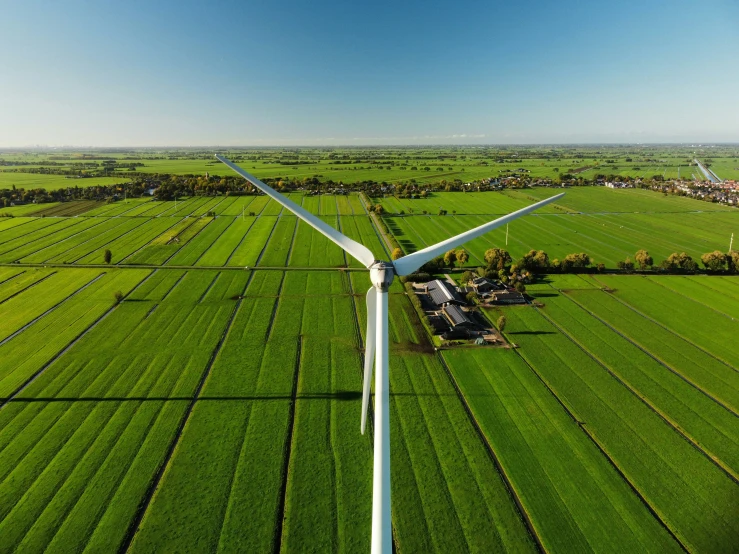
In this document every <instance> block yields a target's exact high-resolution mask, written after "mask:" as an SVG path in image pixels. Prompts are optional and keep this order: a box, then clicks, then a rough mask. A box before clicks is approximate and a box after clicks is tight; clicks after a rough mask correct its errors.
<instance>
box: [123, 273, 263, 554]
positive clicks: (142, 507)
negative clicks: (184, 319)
mask: <svg viewBox="0 0 739 554" xmlns="http://www.w3.org/2000/svg"><path fill="white" fill-rule="evenodd" d="M253 276H254V274H253V273H251V274H250V275H249V279H248V280H247V283H246V285H245V287H244V293H245V292H246V289H247V288H248V287H249V283H250V282H251V279H252V277H253ZM178 283H179V281H178ZM175 286H176V285H175ZM173 288H174V287H173ZM242 296H243V293H242ZM241 302H242V299H241V298H239V300H237V301H236V303H235V304H234V307H233V309H232V310H231V314H230V316H229V318H228V320H227V322H226V325H225V326H224V328H223V332H222V333H221V337H220V339H219V340H218V343H217V344H216V346H215V348H214V349H213V351H212V353H211V355H210V358H209V360H208V363H207V364H206V366H205V368H204V370H203V372H202V374H201V376H200V380H199V381H198V384H197V387H196V389H195V392H194V394H193V396H192V397H191V399H190V403H189V404H188V406H187V408H186V409H185V412H184V414H183V415H182V418H181V419H180V424H179V426H178V428H177V431H176V432H175V434H174V437H173V438H172V440H171V441H170V444H169V447H168V449H167V452H166V454H165V456H164V459H163V461H162V463H161V464H160V466H159V468H158V469H157V471H156V473H155V475H154V476H153V478H152V479H151V481H150V483H149V486H148V488H147V490H146V493H145V495H144V498H143V499H142V500H141V503H140V504H139V507H138V509H137V511H136V514H135V515H134V517H133V519H132V520H131V523H130V524H129V527H128V530H127V531H126V535H125V537H124V539H123V541H122V542H121V544H120V547H119V549H118V551H119V552H121V553H123V552H127V551H128V550H129V549H130V547H131V543H132V541H133V539H134V537H135V535H136V532H137V531H138V529H139V526H140V525H141V521H142V520H143V518H144V515H145V514H146V511H147V509H148V507H149V505H150V503H151V499H152V497H153V495H154V493H155V491H156V490H157V488H158V487H159V483H160V482H161V480H162V477H163V475H164V473H165V472H166V470H167V467H168V466H169V464H170V460H171V459H172V455H173V454H174V451H175V449H176V448H177V444H178V443H179V441H180V438H181V437H182V432H183V431H184V429H185V426H186V425H187V421H188V419H189V418H190V414H191V413H192V410H193V408H194V407H195V403H196V402H197V401H198V397H199V396H200V392H201V391H202V389H203V386H204V385H205V382H206V380H207V379H208V375H210V370H211V368H212V367H213V363H214V362H215V360H216V357H217V356H218V353H219V352H220V351H221V347H222V346H223V343H224V342H225V340H226V337H227V336H228V333H229V331H230V330H231V326H232V324H233V322H234V319H235V317H236V314H237V312H238V311H239V307H240V306H241Z"/></svg>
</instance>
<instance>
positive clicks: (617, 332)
mask: <svg viewBox="0 0 739 554" xmlns="http://www.w3.org/2000/svg"><path fill="white" fill-rule="evenodd" d="M562 295H563V296H564V297H566V298H568V299H569V300H570V301H571V302H573V303H574V304H575V305H576V306H578V307H579V308H580V309H581V310H583V311H585V313H587V314H589V315H590V316H592V317H594V318H595V319H597V320H598V321H600V322H601V323H602V324H603V325H605V326H606V327H608V328H609V329H611V330H612V331H613V332H614V333H616V334H617V335H619V336H620V337H621V338H623V339H624V340H626V341H628V342H629V343H631V344H633V345H634V346H635V347H637V348H638V349H639V350H641V351H642V352H644V353H645V354H646V355H647V356H649V357H650V358H652V359H653V360H654V361H655V362H657V363H658V364H660V365H661V366H662V367H664V368H665V369H666V370H668V371H669V372H671V373H674V374H675V375H677V376H678V377H680V379H682V380H683V381H685V382H686V383H688V384H689V385H690V386H691V387H693V388H695V389H696V390H698V391H699V392H701V393H702V394H704V395H705V396H707V397H708V398H710V399H711V400H713V401H714V402H715V403H716V404H718V405H719V406H721V407H722V408H724V409H725V410H726V411H728V412H729V413H731V414H733V415H734V416H737V417H739V414H737V413H736V412H735V411H734V410H733V409H732V408H730V407H729V406H727V405H726V404H724V403H723V402H722V401H721V400H719V399H718V398H716V397H715V396H713V395H712V394H711V393H710V392H708V391H706V390H703V388H702V387H700V386H699V385H698V384H696V383H694V382H693V381H691V380H690V379H688V378H687V377H686V376H685V375H683V374H682V373H680V372H679V371H678V370H676V369H674V368H673V367H672V366H670V364H668V363H667V362H664V361H662V360H661V359H660V358H658V357H657V356H656V355H655V354H652V353H651V352H650V351H649V350H647V349H646V348H644V347H643V346H641V345H640V344H639V343H638V342H636V341H635V340H633V339H632V338H631V337H629V336H627V335H625V334H624V333H622V332H621V331H619V330H618V329H616V328H615V327H614V326H613V325H611V324H610V323H608V322H607V321H605V320H604V319H602V318H601V317H599V316H598V315H597V314H596V313H594V312H592V311H591V310H589V309H588V308H586V307H585V306H583V305H582V304H580V302H578V301H577V300H575V299H574V298H573V297H572V296H570V295H569V294H567V293H562ZM609 296H610V295H609Z"/></svg>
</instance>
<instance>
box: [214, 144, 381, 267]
mask: <svg viewBox="0 0 739 554" xmlns="http://www.w3.org/2000/svg"><path fill="white" fill-rule="evenodd" d="M216 158H217V159H218V161H220V162H223V163H224V164H226V165H227V166H228V167H230V168H231V169H233V170H234V171H235V172H236V173H238V174H239V175H241V176H242V177H243V178H244V179H246V180H247V181H249V182H250V183H251V184H252V185H254V186H255V187H257V188H258V189H259V190H261V191H262V192H264V193H265V194H266V195H267V196H269V197H270V198H272V199H273V200H274V201H275V202H278V203H280V204H282V205H283V206H284V207H285V208H287V209H288V210H290V211H291V212H292V213H294V214H295V215H296V216H298V217H299V218H300V219H302V220H303V221H305V222H306V223H307V224H308V225H310V226H311V227H313V228H314V229H316V230H317V231H318V232H320V233H321V234H323V235H324V236H325V237H326V238H328V239H329V240H331V241H333V242H334V243H336V244H338V245H339V246H340V247H341V248H342V249H344V250H345V251H346V252H348V253H349V254H350V255H351V256H353V257H354V258H356V259H357V260H359V261H360V262H361V263H362V264H363V265H364V266H365V267H370V266H372V265H373V264H374V263H375V255H374V254H373V253H372V252H370V250H369V248H367V247H366V246H364V245H363V244H359V243H358V242H356V241H354V240H352V239H350V238H349V237H347V236H346V235H343V234H341V233H340V232H339V231H338V230H336V229H334V228H333V227H331V226H330V225H327V224H326V223H324V222H323V221H321V219H319V218H318V217H316V216H314V215H313V214H312V213H309V212H308V211H306V210H304V209H303V208H301V207H300V206H298V205H297V204H296V203H295V202H293V201H291V200H288V199H287V198H286V197H285V196H283V195H282V194H280V193H279V192H277V191H275V190H274V189H272V188H271V187H268V186H267V185H265V184H264V183H262V181H260V180H259V179H257V178H256V177H254V175H252V174H250V173H247V172H246V171H244V170H243V169H241V168H240V167H239V166H237V165H236V164H234V163H233V162H230V161H229V160H227V159H226V158H224V157H223V156H219V155H217V154H216Z"/></svg>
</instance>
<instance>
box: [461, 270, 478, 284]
mask: <svg viewBox="0 0 739 554" xmlns="http://www.w3.org/2000/svg"><path fill="white" fill-rule="evenodd" d="M475 278H476V276H475V274H474V273H472V272H471V271H470V270H469V269H468V270H467V271H465V272H464V273H463V274H462V283H464V284H465V285H466V284H467V283H469V282H470V281H474V280H475Z"/></svg>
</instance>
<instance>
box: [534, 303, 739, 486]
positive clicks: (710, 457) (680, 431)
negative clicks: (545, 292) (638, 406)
mask: <svg viewBox="0 0 739 554" xmlns="http://www.w3.org/2000/svg"><path fill="white" fill-rule="evenodd" d="M536 310H537V311H538V312H539V313H540V314H541V315H542V316H543V317H544V319H546V320H547V321H548V322H549V323H550V324H551V325H552V326H553V327H554V328H555V329H557V330H558V331H559V332H560V333H562V335H563V336H565V337H567V339H569V340H570V342H572V343H573V344H575V345H576V346H577V347H578V348H579V349H580V350H581V351H582V352H584V353H585V354H586V355H587V356H588V357H589V358H590V359H592V360H593V361H594V362H595V363H596V364H598V365H599V366H600V367H601V368H603V369H604V370H605V371H606V372H607V373H608V374H609V375H611V377H613V378H614V379H616V381H618V382H619V383H621V385H623V386H624V387H625V388H626V389H628V390H629V392H631V393H632V394H633V395H634V396H635V397H637V398H638V399H639V400H641V402H642V403H643V404H644V405H645V406H647V408H649V409H650V410H651V411H652V412H654V413H655V414H656V415H657V416H659V417H660V419H662V421H664V422H665V423H666V424H667V425H668V426H669V427H670V428H672V429H673V430H674V431H675V432H676V433H678V434H679V435H680V436H681V437H682V438H683V439H685V440H686V441H687V442H688V443H689V444H690V445H691V446H693V448H695V449H696V450H697V451H698V452H700V453H701V454H702V455H703V456H705V457H706V458H707V459H708V460H709V461H710V462H712V463H713V464H714V465H715V466H716V467H718V468H719V469H720V470H722V471H723V472H724V473H726V475H727V477H729V478H730V479H731V480H732V481H734V482H735V483H737V484H739V475H737V474H736V473H734V471H733V470H732V469H731V468H729V467H727V466H725V465H724V464H723V463H722V462H721V461H720V460H719V458H718V456H716V455H715V454H712V453H709V452H707V451H705V450H704V449H703V447H701V446H700V444H698V442H697V441H696V440H695V439H694V438H693V437H692V436H690V435H688V434H687V432H686V431H684V430H683V429H682V428H681V427H680V426H679V425H678V424H677V423H675V422H674V421H672V419H671V418H670V417H669V416H668V415H667V414H665V413H663V412H662V411H661V410H660V409H658V408H657V407H656V406H654V405H653V404H652V403H651V402H650V401H649V400H648V399H647V398H646V397H645V396H644V395H642V394H641V393H640V392H639V391H638V390H636V389H635V388H634V387H632V386H631V385H630V384H629V383H627V382H626V381H625V380H624V379H623V378H622V377H621V376H620V375H618V374H617V373H615V372H614V371H613V370H611V368H609V367H608V366H607V365H606V364H605V363H604V362H603V361H602V360H601V359H600V358H598V357H597V356H596V355H595V354H593V353H592V352H591V351H590V350H589V349H588V348H587V347H585V346H584V345H583V344H582V343H580V341H578V340H577V339H576V338H575V337H573V336H572V335H571V334H570V333H568V332H567V331H566V330H565V329H564V328H563V327H562V326H560V325H559V324H558V323H557V322H556V321H554V319H553V318H551V317H550V316H549V315H548V314H547V313H545V311H544V310H542V309H540V308H536Z"/></svg>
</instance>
